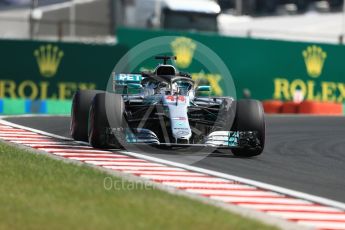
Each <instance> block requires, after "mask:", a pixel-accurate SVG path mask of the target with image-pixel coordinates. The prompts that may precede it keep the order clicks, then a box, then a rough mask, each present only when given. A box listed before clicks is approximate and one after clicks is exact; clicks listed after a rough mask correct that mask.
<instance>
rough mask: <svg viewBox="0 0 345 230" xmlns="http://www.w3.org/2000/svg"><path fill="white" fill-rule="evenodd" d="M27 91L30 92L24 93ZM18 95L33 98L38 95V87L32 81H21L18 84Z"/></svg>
mask: <svg viewBox="0 0 345 230" xmlns="http://www.w3.org/2000/svg"><path fill="white" fill-rule="evenodd" d="M27 91H29V92H30V94H28V95H26V92H27ZM18 96H19V97H21V98H29V99H35V98H37V96H38V87H37V85H36V84H35V82H33V81H23V82H21V83H20V84H19V86H18Z"/></svg>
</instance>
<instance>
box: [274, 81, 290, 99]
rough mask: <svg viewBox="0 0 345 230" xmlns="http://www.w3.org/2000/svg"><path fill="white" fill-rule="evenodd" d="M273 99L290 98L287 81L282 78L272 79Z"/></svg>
mask: <svg viewBox="0 0 345 230" xmlns="http://www.w3.org/2000/svg"><path fill="white" fill-rule="evenodd" d="M273 98H274V99H282V98H283V99H287V100H289V99H290V94H289V81H288V80H286V79H284V78H276V79H274V94H273Z"/></svg>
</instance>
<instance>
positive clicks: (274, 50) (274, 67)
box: [118, 28, 345, 102]
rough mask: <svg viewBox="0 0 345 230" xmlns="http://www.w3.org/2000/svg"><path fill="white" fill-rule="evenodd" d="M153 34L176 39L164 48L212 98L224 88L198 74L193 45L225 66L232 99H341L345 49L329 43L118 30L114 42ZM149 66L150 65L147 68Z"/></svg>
mask: <svg viewBox="0 0 345 230" xmlns="http://www.w3.org/2000/svg"><path fill="white" fill-rule="evenodd" d="M158 36H177V38H176V39H175V40H174V41H172V42H171V44H169V46H170V50H171V53H170V54H174V55H176V56H177V60H176V65H177V67H178V69H179V70H180V71H184V72H190V73H191V74H192V77H193V79H194V80H200V79H202V80H203V81H204V82H205V83H206V84H209V85H211V87H212V91H213V94H215V95H218V96H221V95H223V94H224V88H225V87H224V85H225V84H227V82H226V81H224V79H222V76H221V75H220V74H219V73H211V72H204V71H202V70H203V68H202V66H200V63H198V62H197V61H196V60H195V59H194V58H193V54H194V53H195V52H196V50H197V49H198V48H199V47H197V46H196V45H195V43H196V41H197V42H200V43H202V44H204V45H206V46H207V47H209V48H211V49H212V50H213V51H214V52H215V53H216V54H217V55H218V56H219V57H220V58H221V59H222V61H223V62H224V63H225V64H226V65H227V67H228V69H229V70H230V72H231V75H232V78H233V80H234V82H235V86H236V91H237V96H238V97H241V96H242V93H243V91H244V90H246V91H248V90H249V91H250V93H251V97H253V98H257V99H261V100H263V99H280V100H291V99H292V98H293V94H294V93H295V91H296V90H298V91H301V92H302V93H303V96H304V98H305V99H306V100H317V101H337V102H344V100H345V68H344V65H343V60H345V47H343V46H339V45H329V44H314V43H303V42H288V41H272V40H260V39H246V38H234V37H224V36H218V35H212V34H203V35H201V34H197V33H176V32H167V31H147V30H140V29H126V28H122V29H120V30H119V31H118V39H119V41H120V43H121V44H122V45H126V46H127V47H128V48H131V47H134V46H135V45H137V44H139V43H140V42H142V41H145V40H147V39H150V38H153V37H158ZM147 66H148V68H152V67H153V66H154V65H153V63H148V64H147Z"/></svg>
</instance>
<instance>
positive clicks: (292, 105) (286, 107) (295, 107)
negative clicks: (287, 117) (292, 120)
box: [281, 101, 300, 113]
mask: <svg viewBox="0 0 345 230" xmlns="http://www.w3.org/2000/svg"><path fill="white" fill-rule="evenodd" d="M299 106H300V103H296V102H293V101H287V102H284V103H283V106H282V109H281V113H298V112H299Z"/></svg>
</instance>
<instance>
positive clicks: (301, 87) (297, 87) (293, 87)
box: [290, 79, 307, 97]
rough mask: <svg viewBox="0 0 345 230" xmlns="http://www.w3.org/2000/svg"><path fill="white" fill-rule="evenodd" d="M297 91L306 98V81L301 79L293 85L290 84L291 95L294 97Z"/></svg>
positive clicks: (293, 82) (292, 83)
mask: <svg viewBox="0 0 345 230" xmlns="http://www.w3.org/2000/svg"><path fill="white" fill-rule="evenodd" d="M296 90H301V91H302V94H303V96H304V97H305V95H306V92H307V86H306V84H305V83H304V81H302V80H300V79H296V80H294V81H292V82H291V84H290V95H294V93H295V92H296Z"/></svg>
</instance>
